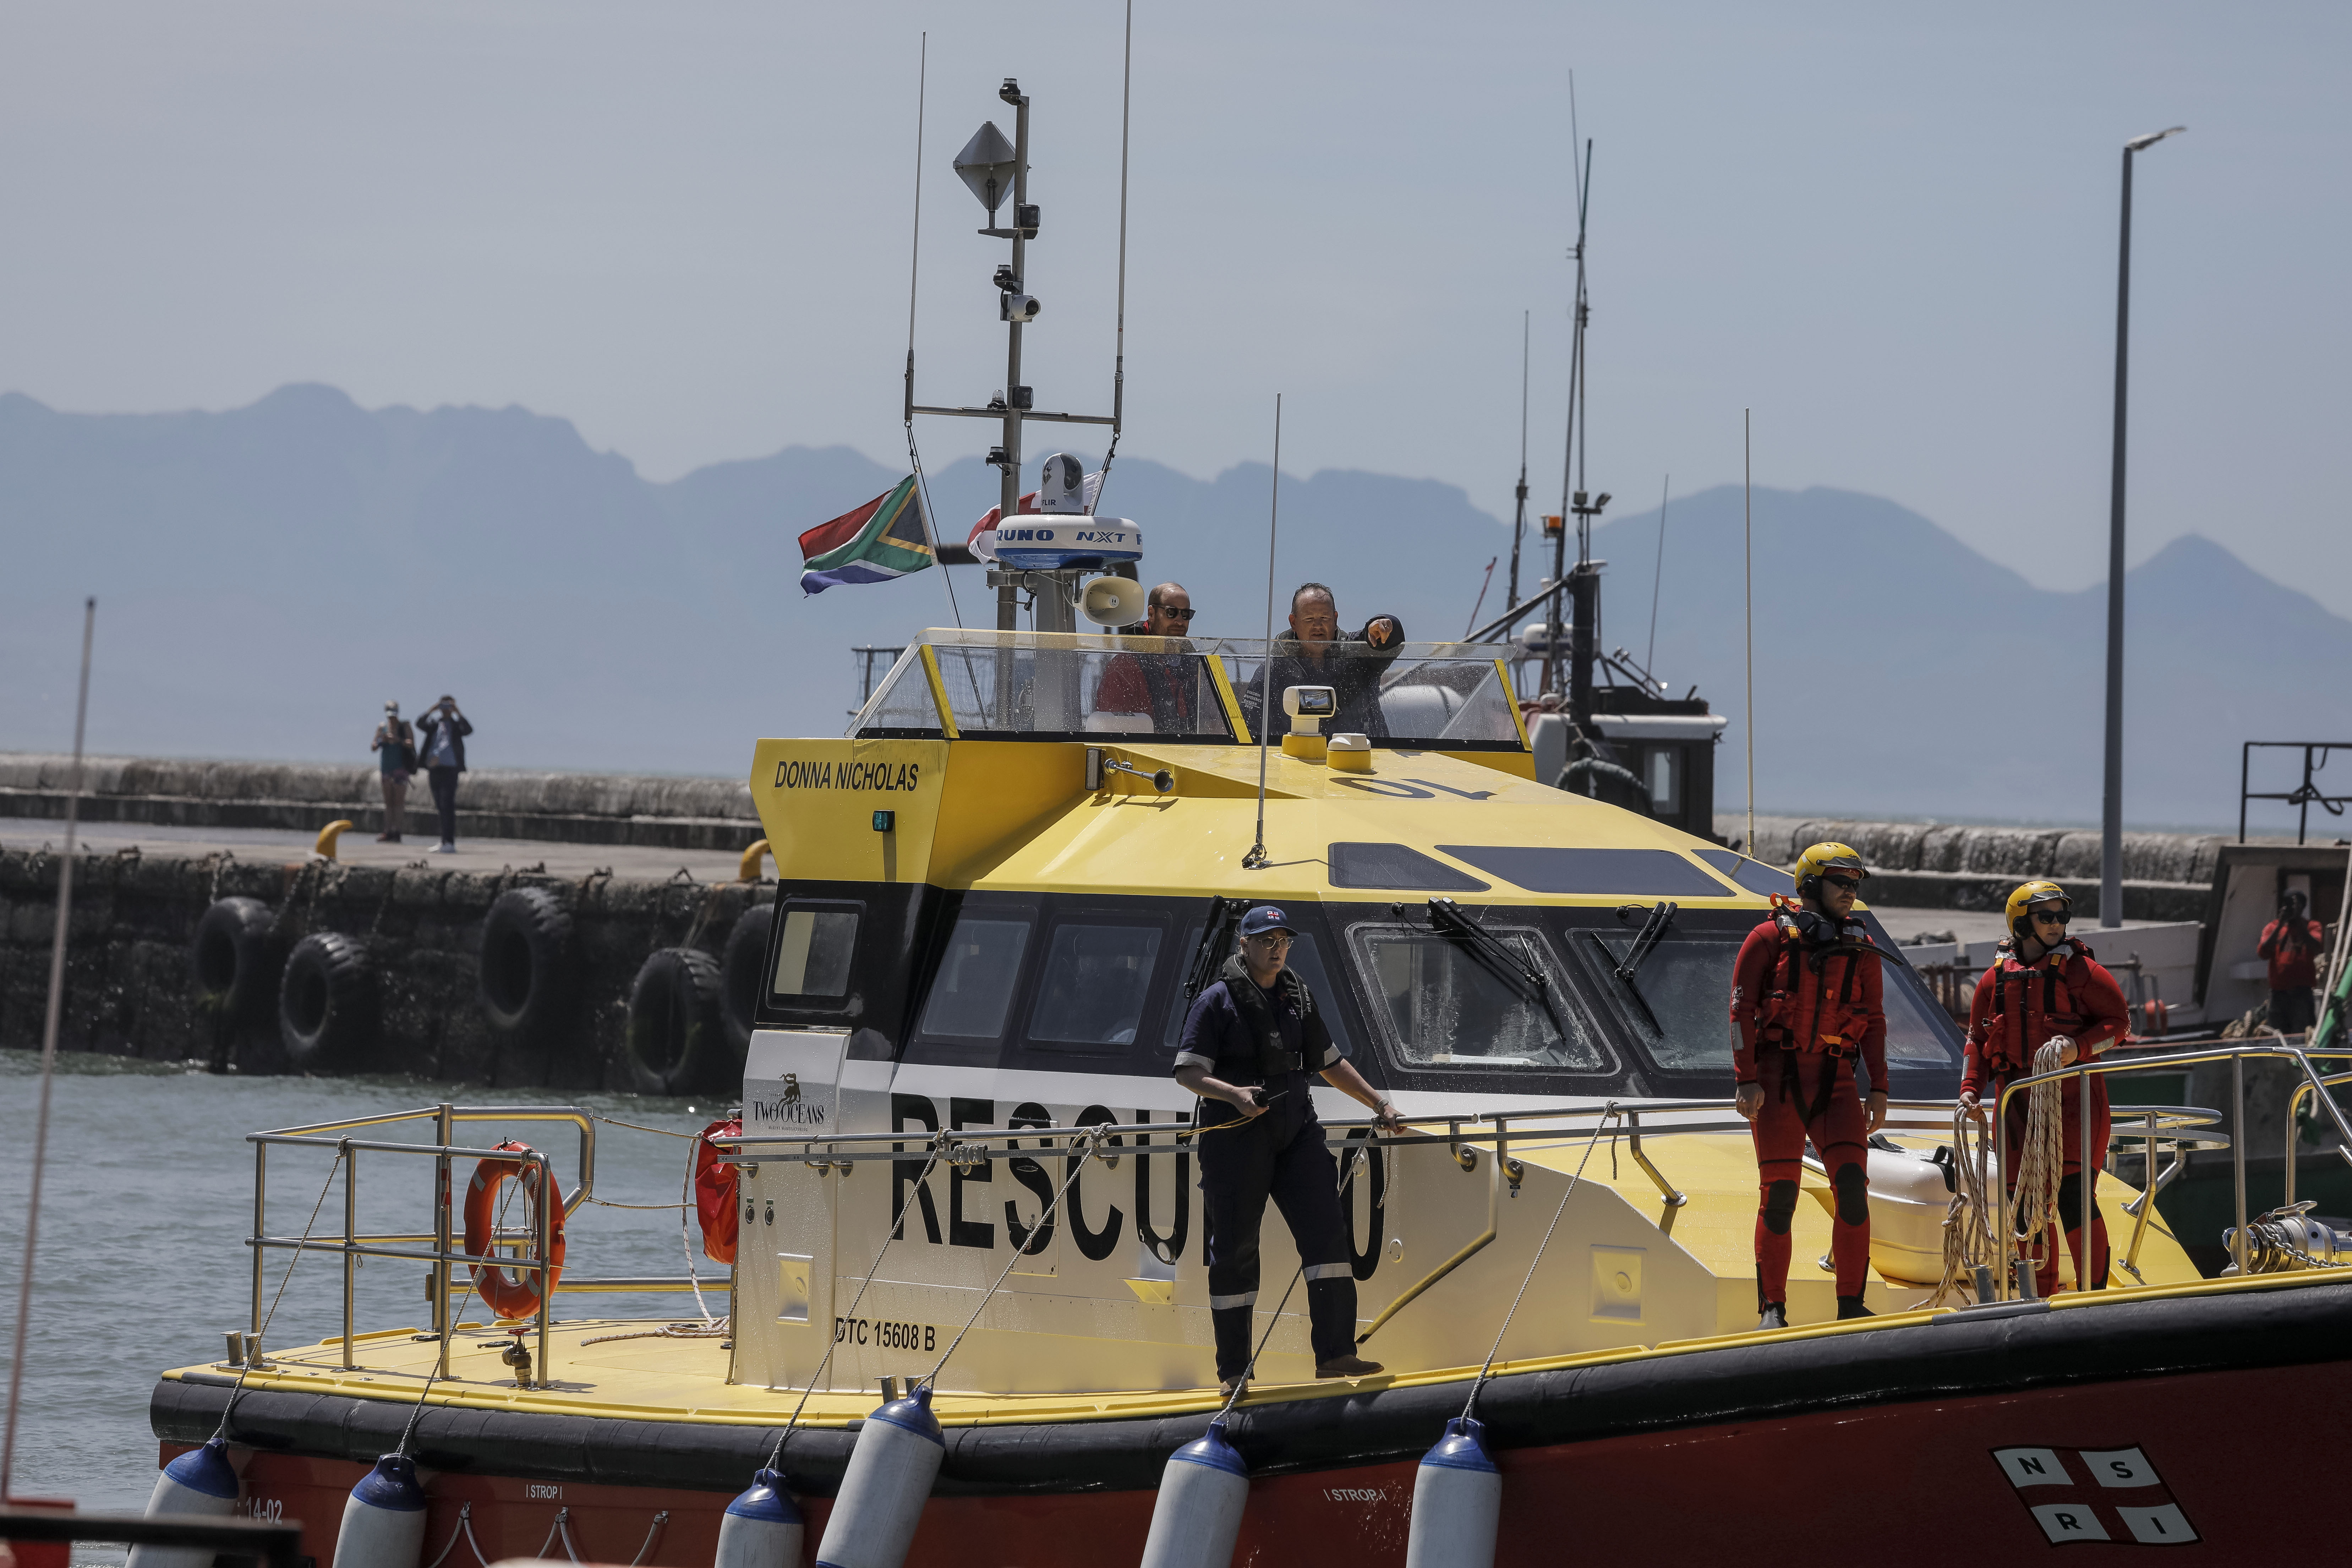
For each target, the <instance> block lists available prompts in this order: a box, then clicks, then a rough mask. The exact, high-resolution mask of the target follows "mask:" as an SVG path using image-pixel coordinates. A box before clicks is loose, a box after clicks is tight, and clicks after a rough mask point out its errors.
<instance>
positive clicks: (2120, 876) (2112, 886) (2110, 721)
mask: <svg viewBox="0 0 2352 1568" xmlns="http://www.w3.org/2000/svg"><path fill="white" fill-rule="evenodd" d="M2188 129H2189V127H2187V126H2186V125H2175V126H2173V127H2172V128H2171V129H2170V130H2167V131H2152V132H2148V133H2147V135H2145V136H2135V137H2133V138H2132V139H2131V140H2130V141H2128V142H2125V143H2124V202H2123V240H2122V249H2121V253H2120V255H2119V257H2118V258H2117V260H2116V452H2115V469H2114V472H2113V473H2112V475H2111V476H2110V477H2109V479H2108V481H2107V496H2108V505H2107V745H2106V787H2105V796H2104V799H2103V800H2102V802H2101V806H2100V812H2099V924H2100V925H2101V926H2103V927H2107V928H2113V927H2116V926H2119V925H2121V924H2123V923H2124V395H2125V392H2126V384H2127V377H2126V364H2127V363H2128V360H2129V355H2130V351H2131V198H2132V159H2133V157H2134V156H2136V155H2137V153H2141V152H2143V151H2145V150H2146V149H2147V148H2150V147H2153V146H2155V145H2156V144H2157V143H2158V142H2161V141H2163V140H2164V139H2165V138H2166V137H2168V136H2174V135H2178V134H2179V132H2183V131H2186V130H2188Z"/></svg>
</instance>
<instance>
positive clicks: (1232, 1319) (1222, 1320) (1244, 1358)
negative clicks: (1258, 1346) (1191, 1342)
mask: <svg viewBox="0 0 2352 1568" xmlns="http://www.w3.org/2000/svg"><path fill="white" fill-rule="evenodd" d="M1209 1326H1210V1329H1211V1331H1213V1333H1214V1335H1215V1337H1216V1342H1217V1381H1218V1383H1220V1384H1223V1385H1224V1387H1223V1392H1224V1393H1226V1394H1231V1393H1232V1391H1233V1384H1234V1381H1235V1380H1236V1379H1239V1378H1243V1377H1246V1376H1247V1375H1248V1374H1249V1361H1250V1309H1249V1308H1247V1307H1225V1308H1221V1309H1218V1310H1213V1311H1212V1312H1210V1314H1209Z"/></svg>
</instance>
